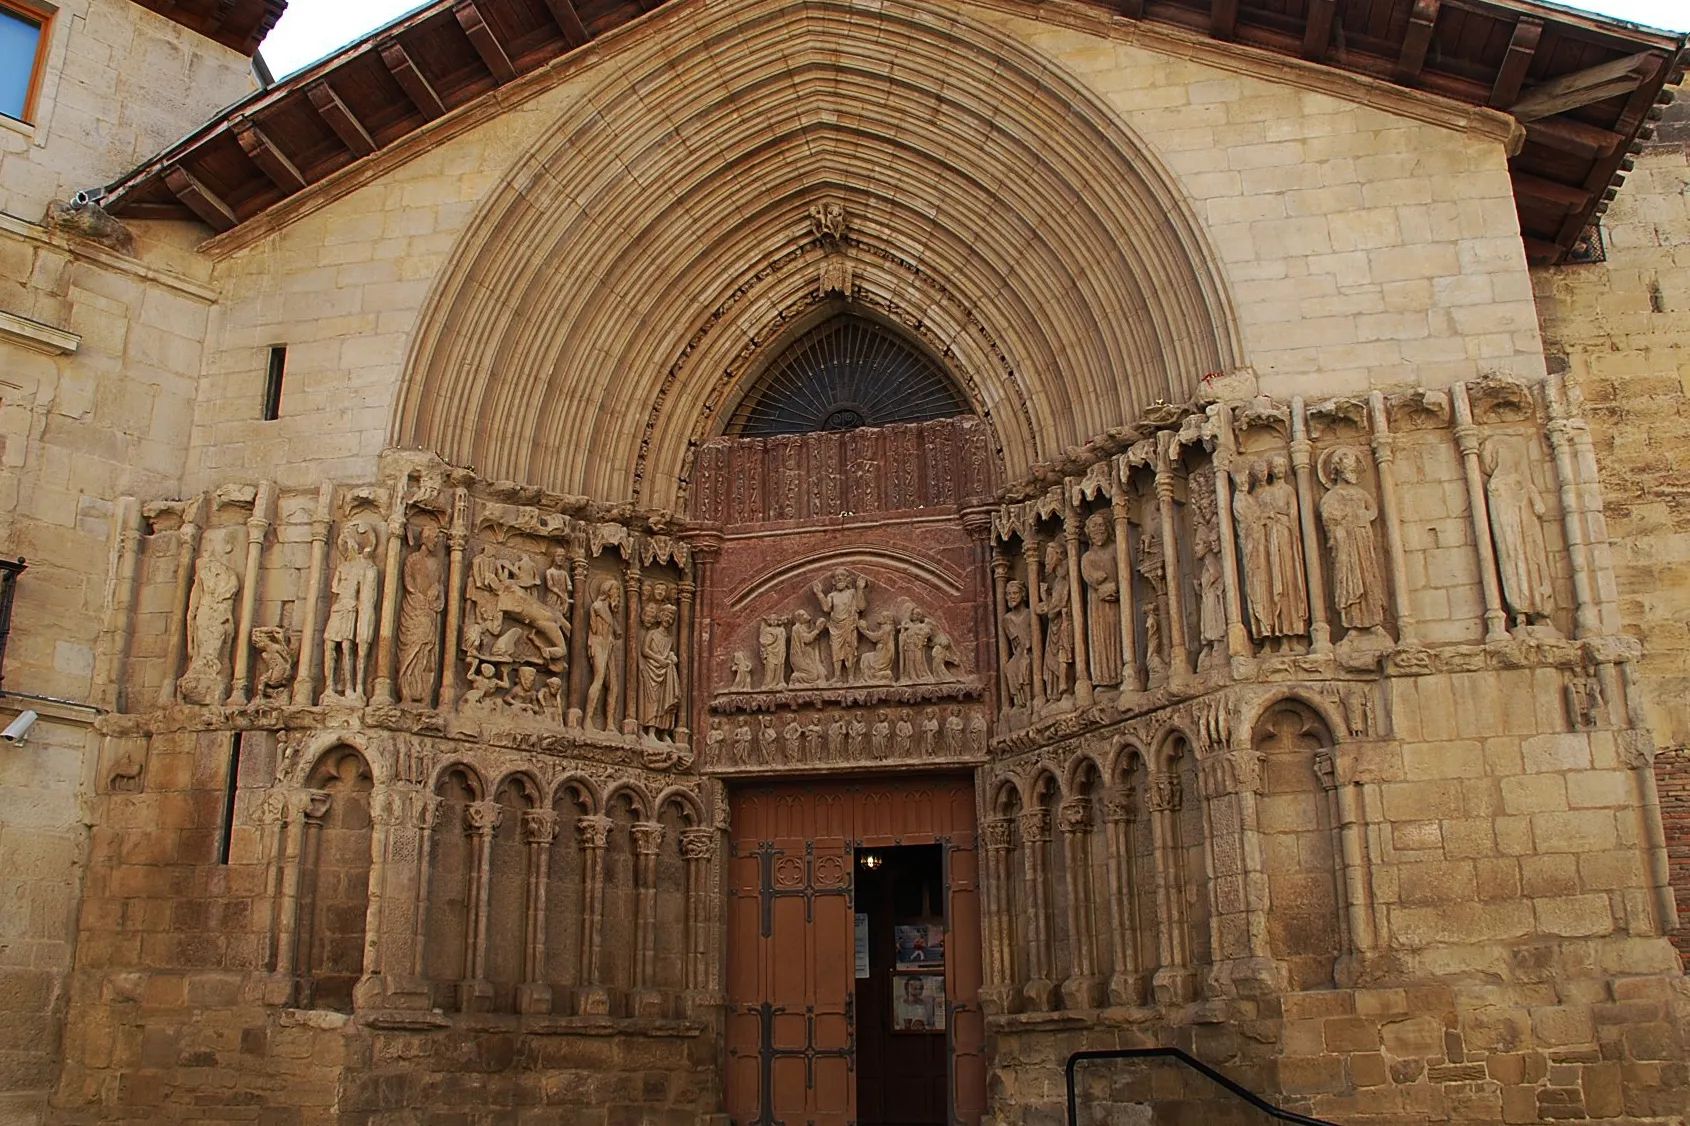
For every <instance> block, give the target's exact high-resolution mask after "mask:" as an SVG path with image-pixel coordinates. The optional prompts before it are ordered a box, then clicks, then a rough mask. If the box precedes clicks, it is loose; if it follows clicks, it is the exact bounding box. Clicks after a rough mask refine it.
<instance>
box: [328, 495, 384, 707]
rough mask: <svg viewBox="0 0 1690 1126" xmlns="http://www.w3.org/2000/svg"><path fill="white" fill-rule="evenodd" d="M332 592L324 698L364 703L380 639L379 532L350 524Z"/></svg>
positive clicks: (341, 544)
mask: <svg viewBox="0 0 1690 1126" xmlns="http://www.w3.org/2000/svg"><path fill="white" fill-rule="evenodd" d="M336 546H337V549H338V550H339V552H340V561H339V562H338V563H336V564H335V569H334V578H333V579H332V580H331V581H330V583H329V590H330V591H331V592H332V593H333V595H334V599H333V601H332V602H330V603H329V617H328V624H327V625H326V626H325V627H324V628H323V684H324V687H325V691H324V694H323V695H324V698H325V699H331V700H334V701H338V702H347V703H359V704H361V703H363V702H364V684H365V683H366V680H365V675H366V673H367V672H368V666H369V661H370V645H371V643H372V642H374V641H375V636H376V599H377V598H378V597H379V595H380V592H381V569H380V568H379V567H377V566H376V562H375V551H376V536H375V532H373V531H371V530H370V529H369V528H368V527H365V526H364V525H362V524H348V525H346V527H344V528H342V529H341V531H340V539H339V540H338V541H337V544H336Z"/></svg>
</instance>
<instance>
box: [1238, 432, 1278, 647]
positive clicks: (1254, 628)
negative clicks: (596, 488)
mask: <svg viewBox="0 0 1690 1126" xmlns="http://www.w3.org/2000/svg"><path fill="white" fill-rule="evenodd" d="M1266 476H1267V462H1265V461H1263V460H1261V459H1260V458H1258V459H1256V460H1255V461H1252V462H1250V464H1249V465H1248V466H1247V467H1246V468H1245V469H1244V470H1243V471H1242V472H1240V473H1239V475H1238V479H1237V481H1236V483H1235V485H1236V487H1235V488H1234V489H1233V493H1232V524H1233V528H1234V530H1235V532H1236V534H1237V536H1238V554H1239V561H1240V564H1241V565H1242V570H1243V586H1244V602H1245V606H1246V607H1247V609H1248V611H1249V614H1250V633H1251V635H1252V636H1253V637H1256V638H1258V639H1260V638H1265V637H1268V636H1269V635H1270V634H1271V632H1272V629H1273V580H1272V576H1271V575H1270V573H1269V569H1268V562H1267V533H1266V531H1265V529H1264V527H1263V524H1262V515H1261V502H1260V501H1259V500H1258V498H1257V496H1256V494H1257V492H1258V491H1259V490H1260V489H1261V487H1262V480H1263V479H1264V478H1265V477H1266Z"/></svg>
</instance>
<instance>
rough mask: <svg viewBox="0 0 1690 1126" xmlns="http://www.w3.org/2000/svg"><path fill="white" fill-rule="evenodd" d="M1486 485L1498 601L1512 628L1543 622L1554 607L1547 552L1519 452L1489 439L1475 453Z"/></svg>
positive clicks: (1536, 500) (1539, 505)
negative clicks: (1504, 605)
mask: <svg viewBox="0 0 1690 1126" xmlns="http://www.w3.org/2000/svg"><path fill="white" fill-rule="evenodd" d="M1479 456H1480V460H1481V462H1482V463H1483V465H1484V469H1485V473H1486V475H1487V477H1488V480H1487V481H1486V482H1485V499H1486V500H1487V501H1488V502H1489V504H1490V530H1491V538H1492V539H1493V540H1494V541H1495V542H1496V566H1497V570H1498V571H1500V572H1501V574H1502V598H1503V601H1504V602H1506V603H1507V604H1508V611H1509V613H1510V614H1511V615H1512V616H1513V619H1514V626H1515V628H1516V629H1525V628H1526V627H1528V626H1531V625H1533V624H1535V623H1537V622H1539V621H1540V620H1544V619H1547V618H1548V616H1549V612H1550V609H1551V607H1552V605H1553V602H1554V585H1553V582H1552V580H1551V578H1550V571H1549V552H1548V550H1547V549H1546V548H1545V547H1544V542H1543V515H1544V511H1545V508H1544V503H1543V498H1542V497H1541V496H1539V495H1538V491H1537V488H1536V486H1534V485H1533V484H1532V480H1531V476H1530V474H1529V473H1528V472H1527V471H1526V458H1525V450H1524V449H1522V448H1521V447H1520V445H1519V444H1518V443H1516V442H1512V441H1509V440H1507V439H1503V438H1492V439H1491V440H1489V441H1488V442H1486V443H1485V445H1484V448H1483V450H1481V451H1480V455H1479Z"/></svg>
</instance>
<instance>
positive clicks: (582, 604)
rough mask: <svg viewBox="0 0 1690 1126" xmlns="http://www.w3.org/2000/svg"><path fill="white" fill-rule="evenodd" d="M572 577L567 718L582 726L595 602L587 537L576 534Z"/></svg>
mask: <svg viewBox="0 0 1690 1126" xmlns="http://www.w3.org/2000/svg"><path fill="white" fill-rule="evenodd" d="M569 581H570V583H571V585H572V587H573V589H574V591H575V604H574V605H573V606H571V607H570V612H569V618H570V621H569V709H568V712H567V714H566V716H565V719H564V722H565V723H567V724H568V725H569V726H570V727H580V726H581V721H582V717H583V715H584V714H585V710H586V706H587V662H588V660H589V658H588V656H587V633H588V631H589V630H590V629H591V626H590V625H589V624H588V622H587V610H588V607H590V606H591V605H592V601H593V592H592V591H591V590H589V589H588V586H587V541H586V537H585V536H581V535H575V536H572V537H570V541H569Z"/></svg>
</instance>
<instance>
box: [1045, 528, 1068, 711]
mask: <svg viewBox="0 0 1690 1126" xmlns="http://www.w3.org/2000/svg"><path fill="white" fill-rule="evenodd" d="M1043 586H1044V593H1043V594H1042V595H1041V596H1040V598H1039V607H1038V610H1039V613H1040V615H1041V616H1043V618H1044V619H1045V652H1044V656H1045V699H1046V700H1049V701H1052V702H1055V701H1057V700H1060V699H1062V697H1064V696H1066V695H1067V694H1068V693H1069V692H1070V691H1072V690H1073V687H1074V682H1073V678H1072V673H1073V665H1074V623H1073V621H1072V620H1071V619H1070V617H1069V601H1068V549H1067V547H1066V546H1064V544H1063V542H1062V540H1061V538H1057V539H1053V540H1051V541H1050V543H1049V545H1048V546H1047V547H1046V548H1045V582H1044V583H1043Z"/></svg>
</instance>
